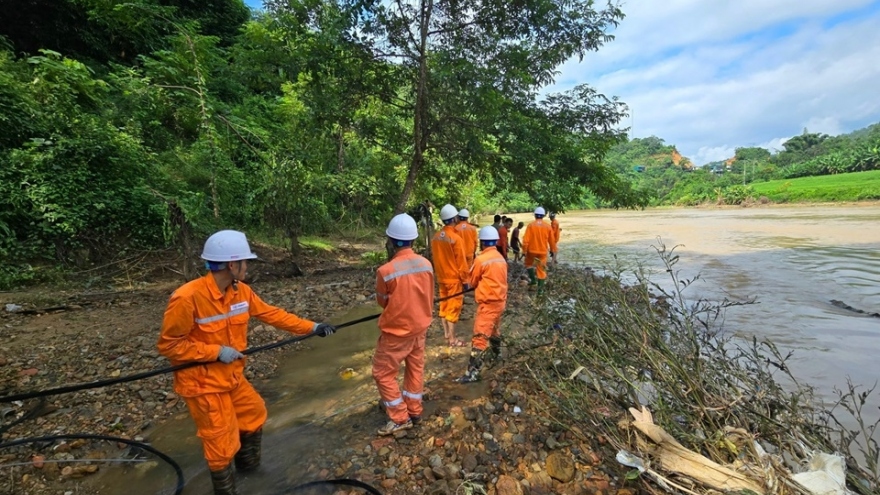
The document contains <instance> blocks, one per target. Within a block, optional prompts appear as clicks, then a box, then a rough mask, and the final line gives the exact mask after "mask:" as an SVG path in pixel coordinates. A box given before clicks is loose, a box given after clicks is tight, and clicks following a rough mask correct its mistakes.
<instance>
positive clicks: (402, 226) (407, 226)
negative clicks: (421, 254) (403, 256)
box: [385, 213, 419, 241]
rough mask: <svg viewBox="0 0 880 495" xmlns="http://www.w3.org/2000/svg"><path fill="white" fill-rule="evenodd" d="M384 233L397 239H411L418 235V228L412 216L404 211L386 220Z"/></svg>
mask: <svg viewBox="0 0 880 495" xmlns="http://www.w3.org/2000/svg"><path fill="white" fill-rule="evenodd" d="M385 235H387V236H388V237H390V238H392V239H395V240H398V241H412V240H414V239H416V238H418V237H419V228H418V227H417V226H416V221H415V220H414V219H413V217H411V216H409V215H407V214H406V213H401V214H400V215H395V216H394V218H392V219H391V221H390V222H388V228H387V229H385Z"/></svg>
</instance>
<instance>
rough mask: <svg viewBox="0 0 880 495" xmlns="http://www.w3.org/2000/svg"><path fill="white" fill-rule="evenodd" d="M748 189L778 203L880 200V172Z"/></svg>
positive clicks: (755, 185) (758, 184) (776, 182)
mask: <svg viewBox="0 0 880 495" xmlns="http://www.w3.org/2000/svg"><path fill="white" fill-rule="evenodd" d="M750 186H751V187H752V189H754V191H755V193H757V194H758V195H759V196H766V197H768V198H770V199H771V200H773V201H774V202H777V203H797V202H832V201H863V200H869V199H880V170H871V171H868V172H853V173H850V174H837V175H821V176H816V177H801V178H798V179H782V180H771V181H769V182H755V183H752V184H750Z"/></svg>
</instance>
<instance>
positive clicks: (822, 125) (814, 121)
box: [804, 117, 843, 136]
mask: <svg viewBox="0 0 880 495" xmlns="http://www.w3.org/2000/svg"><path fill="white" fill-rule="evenodd" d="M804 129H807V130H808V131H810V132H818V133H822V134H828V135H829V136H836V135H838V134H842V133H843V127H842V126H841V125H840V120H838V119H837V118H836V117H810V119H809V120H808V121H807V122H806V123H804Z"/></svg>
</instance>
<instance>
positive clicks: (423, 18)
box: [394, 0, 434, 214]
mask: <svg viewBox="0 0 880 495" xmlns="http://www.w3.org/2000/svg"><path fill="white" fill-rule="evenodd" d="M433 9H434V0H422V2H421V14H420V16H419V75H418V79H417V80H416V101H415V112H414V115H413V157H412V162H410V165H409V172H408V173H407V174H406V182H405V183H404V184H403V191H402V192H401V193H400V199H399V200H398V201H397V206H395V207H394V213H395V214H398V213H403V212H404V211H406V203H407V202H409V197H410V196H411V195H412V192H413V189H415V186H416V179H417V178H418V176H419V172H420V171H421V169H422V166H423V165H424V164H425V145H426V144H427V140H428V125H427V124H428V26H429V24H430V20H431V11H432V10H433Z"/></svg>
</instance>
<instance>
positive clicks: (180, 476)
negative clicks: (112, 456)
mask: <svg viewBox="0 0 880 495" xmlns="http://www.w3.org/2000/svg"><path fill="white" fill-rule="evenodd" d="M69 439H75V440H107V441H108V442H120V443H124V444H127V445H131V446H134V447H137V448H139V449H143V450H145V451H147V452H149V453H151V454H153V455H155V456H156V457H158V458H159V459H162V460H163V461H165V462H167V463H168V464H169V465H170V466H171V467H172V468H173V469H174V474H175V475H177V486H176V487H175V488H174V495H180V494H181V493H183V487H184V485H185V484H186V481H185V479H184V477H183V469H181V468H180V465H179V464H177V462H175V460H174V459H172V458H171V457H170V456H168V455H167V454H164V453H162V451H160V450H158V449H156V448H155V447H153V446H151V445H149V444H146V443H144V442H138V441H135V440H129V439H127V438H120V437H111V436H107V435H91V434H85V433H76V434H70V435H49V436H45V437H35V438H21V439H18V440H11V441H9V442H4V443H0V449H6V448H9V447H15V446H18V445H25V444H28V443H38V442H54V441H55V440H69ZM95 462H100V459H95Z"/></svg>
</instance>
